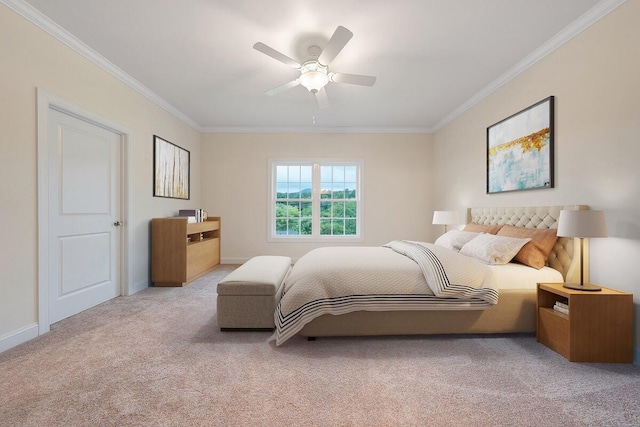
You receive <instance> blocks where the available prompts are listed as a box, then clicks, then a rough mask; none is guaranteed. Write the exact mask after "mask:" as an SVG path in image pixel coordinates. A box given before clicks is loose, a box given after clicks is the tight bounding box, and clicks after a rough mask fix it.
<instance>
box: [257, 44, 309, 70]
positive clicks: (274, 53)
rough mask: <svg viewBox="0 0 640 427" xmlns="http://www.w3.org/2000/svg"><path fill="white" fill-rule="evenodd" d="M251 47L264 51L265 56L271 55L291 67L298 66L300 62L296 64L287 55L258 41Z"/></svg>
mask: <svg viewBox="0 0 640 427" xmlns="http://www.w3.org/2000/svg"><path fill="white" fill-rule="evenodd" d="M253 48H254V49H255V50H257V51H259V52H262V53H264V54H265V55H267V56H270V57H272V58H273V59H275V60H277V61H280V62H282V63H283V64H286V65H288V66H290V67H291V68H300V64H298V63H297V62H296V61H294V60H293V59H291V58H289V57H288V56H287V55H285V54H283V53H280V52H278V51H277V50H275V49H274V48H272V47H269V46H267V45H266V44H264V43H261V42H258V43H256V44H254V45H253Z"/></svg>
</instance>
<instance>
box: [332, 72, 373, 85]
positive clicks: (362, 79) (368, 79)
mask: <svg viewBox="0 0 640 427" xmlns="http://www.w3.org/2000/svg"><path fill="white" fill-rule="evenodd" d="M331 81H332V82H336V83H348V84H350V85H360V86H373V84H374V83H375V82H376V78H375V77H373V76H362V75H360V74H345V73H332V74H331Z"/></svg>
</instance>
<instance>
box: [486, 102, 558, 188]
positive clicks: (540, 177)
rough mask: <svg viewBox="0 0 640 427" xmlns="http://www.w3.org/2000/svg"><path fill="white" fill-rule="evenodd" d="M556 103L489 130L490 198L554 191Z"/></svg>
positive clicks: (526, 111) (531, 109) (536, 107)
mask: <svg viewBox="0 0 640 427" xmlns="http://www.w3.org/2000/svg"><path fill="white" fill-rule="evenodd" d="M553 99H554V98H553V96H550V97H548V98H545V99H543V100H542V101H540V102H537V103H535V104H533V105H532V106H530V107H528V108H525V109H524V110H522V111H520V112H518V113H516V114H514V115H512V116H510V117H507V118H506V119H504V120H502V121H500V122H498V123H496V124H494V125H491V126H489V127H488V128H487V194H491V193H501V192H505V191H519V190H532V189H539V188H553V135H554V132H553Z"/></svg>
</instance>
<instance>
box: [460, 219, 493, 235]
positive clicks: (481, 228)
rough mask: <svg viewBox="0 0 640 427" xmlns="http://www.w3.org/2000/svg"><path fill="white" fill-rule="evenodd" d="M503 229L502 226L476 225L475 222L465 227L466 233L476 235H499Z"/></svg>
mask: <svg viewBox="0 0 640 427" xmlns="http://www.w3.org/2000/svg"><path fill="white" fill-rule="evenodd" d="M501 228H502V226H501V225H485V224H476V223H475V222H470V223H469V224H467V225H465V226H464V231H472V232H474V233H489V234H497V233H498V231H500V229H501Z"/></svg>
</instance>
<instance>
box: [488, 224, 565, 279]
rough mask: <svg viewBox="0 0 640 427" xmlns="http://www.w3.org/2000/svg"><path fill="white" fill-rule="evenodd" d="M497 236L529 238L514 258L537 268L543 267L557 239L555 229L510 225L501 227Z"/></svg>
mask: <svg viewBox="0 0 640 427" xmlns="http://www.w3.org/2000/svg"><path fill="white" fill-rule="evenodd" d="M498 236H508V237H518V238H527V237H529V238H531V241H530V242H529V243H527V244H526V245H524V246H523V247H522V249H520V252H518V253H517V254H516V256H515V257H514V259H515V260H516V261H518V262H521V263H522V264H524V265H528V266H529V267H533V268H537V269H538V270H539V269H541V268H542V267H544V264H545V263H546V262H547V258H549V253H550V252H551V249H553V245H555V244H556V240H558V234H557V230H555V229H538V228H523V227H514V226H512V225H505V226H504V227H502V228H501V229H500V231H498Z"/></svg>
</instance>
